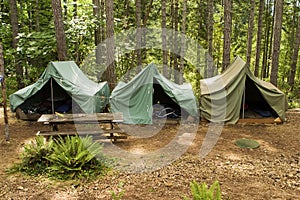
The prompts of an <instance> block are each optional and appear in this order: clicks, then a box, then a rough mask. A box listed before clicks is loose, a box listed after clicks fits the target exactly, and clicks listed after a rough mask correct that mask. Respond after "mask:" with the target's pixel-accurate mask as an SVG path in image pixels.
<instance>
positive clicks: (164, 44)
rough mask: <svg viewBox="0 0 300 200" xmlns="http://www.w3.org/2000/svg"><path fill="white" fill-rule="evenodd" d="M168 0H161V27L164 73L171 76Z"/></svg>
mask: <svg viewBox="0 0 300 200" xmlns="http://www.w3.org/2000/svg"><path fill="white" fill-rule="evenodd" d="M166 13H167V12H166V0H161V28H162V35H161V39H162V58H163V75H164V76H165V77H167V78H169V77H168V76H169V73H168V66H167V65H168V51H167V36H166V28H167V25H166V18H167V15H166Z"/></svg>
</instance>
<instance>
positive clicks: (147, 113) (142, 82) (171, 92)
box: [110, 63, 198, 124]
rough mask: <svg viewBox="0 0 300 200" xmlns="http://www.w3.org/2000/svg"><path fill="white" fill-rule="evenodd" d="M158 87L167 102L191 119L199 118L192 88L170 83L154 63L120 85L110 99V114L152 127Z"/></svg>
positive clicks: (125, 120) (185, 84)
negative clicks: (118, 114) (119, 115)
mask: <svg viewBox="0 0 300 200" xmlns="http://www.w3.org/2000/svg"><path fill="white" fill-rule="evenodd" d="M157 85H159V86H160V87H161V88H162V89H163V92H164V94H166V97H168V98H170V99H169V100H168V101H173V102H175V103H176V104H178V106H180V108H181V109H184V110H185V111H186V112H187V113H189V114H190V115H191V116H194V117H196V116H198V106H197V100H196V97H195V96H194V93H193V90H192V87H191V85H190V84H189V83H184V84H181V85H178V84H176V83H174V82H172V81H170V80H168V79H167V78H165V77H164V76H163V75H162V74H160V73H159V71H158V69H157V67H156V65H155V64H154V63H151V64H149V65H148V66H147V67H146V68H144V69H143V70H142V71H141V72H140V73H139V74H137V75H136V76H135V77H134V78H133V79H132V80H131V81H130V82H128V83H124V82H119V83H118V85H117V86H116V87H115V89H114V90H113V91H112V94H111V96H110V108H111V111H112V112H122V113H123V116H124V122H125V123H130V124H151V123H152V112H153V104H154V103H157V102H155V100H154V98H155V95H154V94H155V93H156V89H157V90H158V89H159V88H158V87H156V86H157ZM164 94H162V93H161V94H158V95H162V96H163V95H164ZM162 101H163V100H162ZM160 103H162V102H160ZM164 103H168V102H164ZM169 103H172V102H169Z"/></svg>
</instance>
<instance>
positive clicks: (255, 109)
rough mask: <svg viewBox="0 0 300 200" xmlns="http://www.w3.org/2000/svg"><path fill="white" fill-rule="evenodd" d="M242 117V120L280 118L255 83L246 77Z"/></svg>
mask: <svg viewBox="0 0 300 200" xmlns="http://www.w3.org/2000/svg"><path fill="white" fill-rule="evenodd" d="M240 116H241V118H264V117H274V118H276V117H278V115H277V114H276V112H275V111H274V110H273V109H272V108H271V106H270V105H269V104H268V103H267V101H266V100H265V99H264V97H263V96H262V94H261V92H260V91H259V90H258V88H257V86H256V85H255V83H254V82H253V81H252V80H251V79H250V78H248V77H246V83H245V90H244V94H243V98H242V105H241V114H240Z"/></svg>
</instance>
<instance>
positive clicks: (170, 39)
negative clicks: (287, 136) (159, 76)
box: [168, 0, 174, 78]
mask: <svg viewBox="0 0 300 200" xmlns="http://www.w3.org/2000/svg"><path fill="white" fill-rule="evenodd" d="M170 4H171V6H170V21H171V23H170V28H169V29H170V30H171V33H170V37H169V46H170V55H169V56H170V59H169V68H170V70H169V75H168V77H169V78H171V77H172V69H173V68H174V65H173V64H174V62H173V58H174V55H173V54H174V0H171V2H170Z"/></svg>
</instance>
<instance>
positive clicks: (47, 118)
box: [37, 113, 127, 141]
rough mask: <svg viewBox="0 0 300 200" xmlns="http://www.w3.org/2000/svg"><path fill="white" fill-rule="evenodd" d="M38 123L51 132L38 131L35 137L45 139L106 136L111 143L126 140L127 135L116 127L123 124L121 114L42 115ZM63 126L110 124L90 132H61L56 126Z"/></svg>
mask: <svg viewBox="0 0 300 200" xmlns="http://www.w3.org/2000/svg"><path fill="white" fill-rule="evenodd" d="M37 122H39V123H43V124H45V125H50V126H51V127H52V131H38V133H37V135H42V136H44V137H46V138H48V137H50V136H58V135H60V136H64V135H106V134H108V135H106V138H109V139H111V140H113V141H116V140H117V139H126V138H127V135H126V134H125V133H124V131H122V130H120V129H119V128H118V127H117V124H118V123H122V122H123V114H122V113H94V114H60V113H56V114H43V115H41V117H40V118H39V119H38V120H37ZM63 124H110V128H108V129H104V130H102V129H101V130H100V131H99V130H90V131H87V130H85V131H82V130H79V131H77V130H75V131H69V130H68V131H61V130H59V128H58V125H63Z"/></svg>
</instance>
